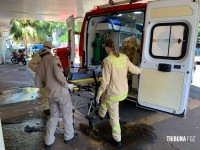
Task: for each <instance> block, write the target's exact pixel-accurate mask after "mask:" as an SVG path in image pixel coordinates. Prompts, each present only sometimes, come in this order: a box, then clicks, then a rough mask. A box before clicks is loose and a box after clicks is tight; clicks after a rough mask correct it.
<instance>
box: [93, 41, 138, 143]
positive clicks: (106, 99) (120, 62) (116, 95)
mask: <svg viewBox="0 0 200 150" xmlns="http://www.w3.org/2000/svg"><path fill="white" fill-rule="evenodd" d="M105 49H106V52H107V53H108V56H107V57H106V58H105V59H104V60H103V70H102V76H103V79H102V81H101V86H100V88H99V90H98V94H97V97H96V102H97V103H99V99H100V97H101V96H102V94H103V98H102V102H101V106H100V108H99V111H98V112H96V114H97V115H98V116H99V117H100V118H101V119H102V118H104V117H105V115H106V113H107V111H108V113H109V116H110V124H111V126H112V137H113V138H112V143H113V144H115V145H116V146H121V145H122V143H121V128H120V123H119V102H120V101H123V100H124V99H126V97H127V95H128V81H127V73H128V71H130V72H131V73H133V74H139V73H140V72H141V69H140V68H138V67H137V66H135V65H133V64H132V63H131V62H130V60H129V58H128V57H127V56H126V55H124V54H119V53H118V52H117V51H116V49H115V46H114V42H113V41H112V40H110V39H109V40H106V41H105Z"/></svg>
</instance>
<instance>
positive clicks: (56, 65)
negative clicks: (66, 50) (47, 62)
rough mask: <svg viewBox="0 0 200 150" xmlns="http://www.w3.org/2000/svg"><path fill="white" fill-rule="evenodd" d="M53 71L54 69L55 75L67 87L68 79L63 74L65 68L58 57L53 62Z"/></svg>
mask: <svg viewBox="0 0 200 150" xmlns="http://www.w3.org/2000/svg"><path fill="white" fill-rule="evenodd" d="M53 71H54V75H55V78H56V80H57V81H58V82H59V83H60V84H61V85H62V86H63V87H66V88H67V86H68V84H67V81H66V77H65V76H64V74H63V68H62V65H61V63H60V60H59V59H58V58H56V59H55V60H54V62H53Z"/></svg>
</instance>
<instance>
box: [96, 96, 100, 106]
mask: <svg viewBox="0 0 200 150" xmlns="http://www.w3.org/2000/svg"><path fill="white" fill-rule="evenodd" d="M99 100H100V97H99V96H97V97H96V103H97V104H99Z"/></svg>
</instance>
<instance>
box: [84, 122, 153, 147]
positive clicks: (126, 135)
mask: <svg viewBox="0 0 200 150" xmlns="http://www.w3.org/2000/svg"><path fill="white" fill-rule="evenodd" d="M120 124H121V130H122V144H123V145H124V146H123V147H124V148H125V149H136V150H137V149H140V150H142V149H146V147H147V146H148V145H150V144H153V143H155V141H156V139H157V135H156V133H155V130H154V128H153V127H151V126H149V125H146V124H132V123H127V122H121V123H120ZM80 130H81V132H82V133H84V134H85V135H87V136H89V137H90V138H92V139H93V140H96V141H102V142H108V138H110V137H111V135H112V133H111V132H112V129H111V126H110V124H109V122H103V123H101V124H97V125H96V127H95V129H94V130H90V129H89V128H88V125H87V124H80Z"/></svg>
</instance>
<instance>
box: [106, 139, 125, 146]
mask: <svg viewBox="0 0 200 150" xmlns="http://www.w3.org/2000/svg"><path fill="white" fill-rule="evenodd" d="M108 141H109V142H110V143H111V144H112V145H114V146H116V147H121V146H122V142H121V141H116V140H115V139H114V138H113V137H112V138H109V139H108Z"/></svg>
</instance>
